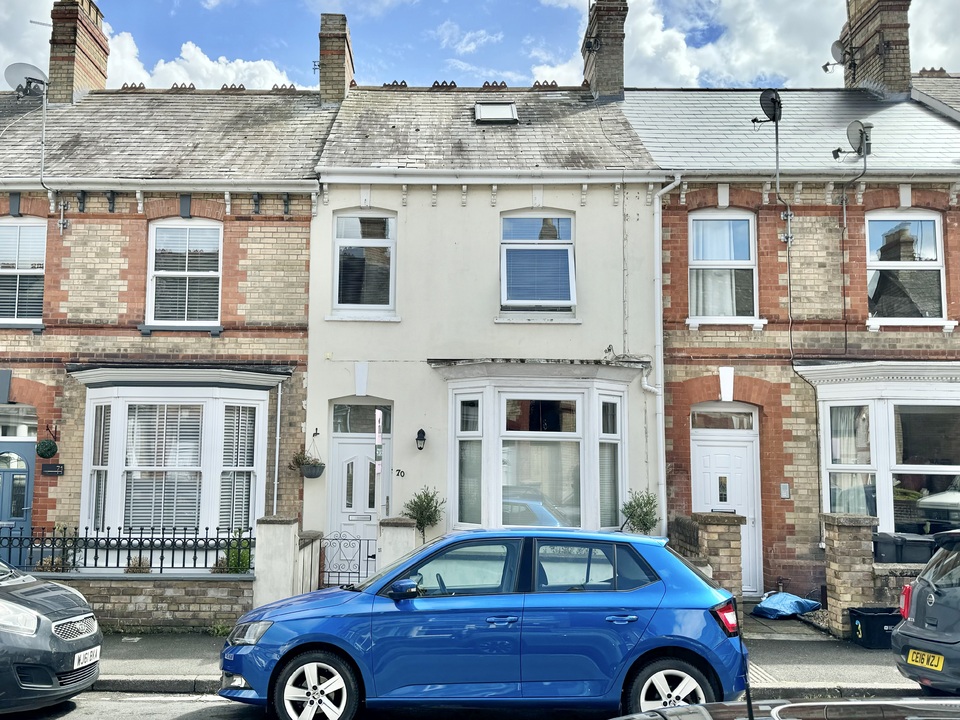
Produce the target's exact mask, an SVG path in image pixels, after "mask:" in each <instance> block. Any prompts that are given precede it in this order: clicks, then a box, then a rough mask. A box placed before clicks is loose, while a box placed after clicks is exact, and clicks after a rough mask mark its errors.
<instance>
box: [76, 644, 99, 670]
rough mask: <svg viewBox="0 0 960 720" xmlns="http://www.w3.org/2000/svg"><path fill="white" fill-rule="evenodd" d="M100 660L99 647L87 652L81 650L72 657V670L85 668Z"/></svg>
mask: <svg viewBox="0 0 960 720" xmlns="http://www.w3.org/2000/svg"><path fill="white" fill-rule="evenodd" d="M99 659H100V646H99V645H97V646H96V647H92V648H90V649H89V650H83V651H81V652H78V653H77V654H76V655H74V656H73V669H74V670H76V669H77V668H82V667H86V666H87V665H91V664H93V663H95V662H96V661H97V660H99Z"/></svg>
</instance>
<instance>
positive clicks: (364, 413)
mask: <svg viewBox="0 0 960 720" xmlns="http://www.w3.org/2000/svg"><path fill="white" fill-rule="evenodd" d="M377 410H382V411H383V428H382V430H383V432H384V433H389V432H390V425H391V413H390V408H389V407H388V406H386V405H334V406H333V431H334V432H338V433H373V432H375V431H376V429H377V425H376V420H375V418H374V412H375V411H377Z"/></svg>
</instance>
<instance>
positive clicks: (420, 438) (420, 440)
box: [417, 428, 427, 450]
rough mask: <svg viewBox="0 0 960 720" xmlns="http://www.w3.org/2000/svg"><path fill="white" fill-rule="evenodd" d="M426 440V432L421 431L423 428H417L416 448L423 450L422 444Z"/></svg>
mask: <svg viewBox="0 0 960 720" xmlns="http://www.w3.org/2000/svg"><path fill="white" fill-rule="evenodd" d="M426 442H427V434H426V433H425V432H424V431H423V428H420V429H419V430H417V450H423V446H424V444H425V443H426Z"/></svg>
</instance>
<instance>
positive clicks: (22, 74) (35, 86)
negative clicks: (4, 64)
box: [3, 63, 49, 96]
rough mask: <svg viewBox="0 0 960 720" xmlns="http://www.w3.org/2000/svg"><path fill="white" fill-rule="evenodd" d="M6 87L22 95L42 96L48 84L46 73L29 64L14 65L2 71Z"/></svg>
mask: <svg viewBox="0 0 960 720" xmlns="http://www.w3.org/2000/svg"><path fill="white" fill-rule="evenodd" d="M3 78H4V80H6V81H7V85H9V86H10V87H11V88H13V89H14V90H16V91H17V92H18V93H21V94H22V95H38V96H39V95H43V88H44V87H45V86H46V85H47V83H48V82H49V81H48V80H47V75H46V73H44V72H43V70H41V69H40V68H38V67H36V66H34V65H31V64H30V63H14V64H13V65H10V66H9V67H8V68H7V69H6V70H4V71H3Z"/></svg>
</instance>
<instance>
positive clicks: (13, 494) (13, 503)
mask: <svg viewBox="0 0 960 720" xmlns="http://www.w3.org/2000/svg"><path fill="white" fill-rule="evenodd" d="M10 490H11V491H10V517H11V518H22V517H23V506H24V500H25V499H26V494H27V476H26V475H23V474H21V473H17V474H16V475H14V476H13V486H12V487H11V489H10Z"/></svg>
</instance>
